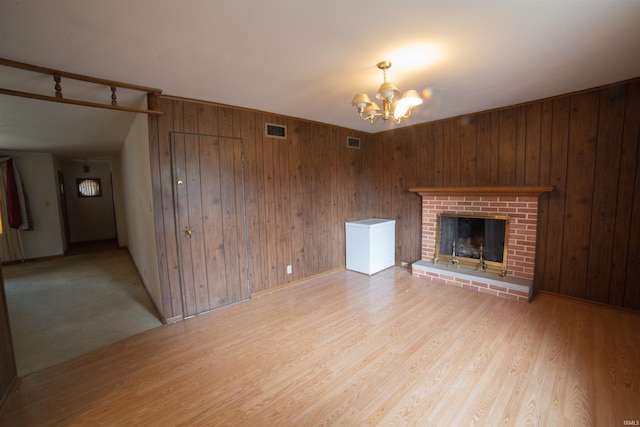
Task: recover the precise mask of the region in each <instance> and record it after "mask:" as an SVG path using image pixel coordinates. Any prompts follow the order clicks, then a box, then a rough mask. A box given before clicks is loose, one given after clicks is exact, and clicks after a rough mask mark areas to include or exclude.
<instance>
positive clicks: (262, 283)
mask: <svg viewBox="0 0 640 427" xmlns="http://www.w3.org/2000/svg"><path fill="white" fill-rule="evenodd" d="M252 116H253V117H254V125H255V133H254V138H253V139H254V145H255V153H254V154H253V157H251V156H247V157H246V158H247V159H251V158H253V161H254V163H255V179H250V180H248V185H249V186H250V188H252V191H253V192H254V193H255V200H256V203H255V205H254V206H253V207H252V208H251V209H250V210H248V211H247V213H248V215H250V216H251V217H252V218H254V219H253V221H254V222H256V223H257V227H256V228H257V230H256V231H257V232H258V235H250V236H249V238H250V243H249V253H250V254H252V255H251V257H252V260H256V259H257V260H258V264H250V268H251V271H252V275H251V291H252V292H262V291H265V290H267V289H269V280H270V273H271V268H270V264H269V240H268V237H269V235H268V226H269V225H268V222H267V219H268V217H267V213H266V209H267V201H266V187H267V179H266V177H267V174H268V171H267V170H266V165H265V161H264V156H265V153H264V148H265V144H264V139H265V138H264V123H265V119H264V115H263V114H253V113H252Z"/></svg>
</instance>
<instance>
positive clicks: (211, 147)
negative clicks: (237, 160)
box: [183, 135, 235, 311]
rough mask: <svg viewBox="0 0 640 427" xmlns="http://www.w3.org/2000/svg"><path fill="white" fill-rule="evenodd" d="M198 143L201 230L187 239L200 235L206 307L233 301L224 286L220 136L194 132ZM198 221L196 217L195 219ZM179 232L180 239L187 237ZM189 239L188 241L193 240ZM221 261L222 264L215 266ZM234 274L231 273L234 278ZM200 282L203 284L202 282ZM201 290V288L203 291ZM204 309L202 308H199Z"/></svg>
mask: <svg viewBox="0 0 640 427" xmlns="http://www.w3.org/2000/svg"><path fill="white" fill-rule="evenodd" d="M197 138H198V145H199V151H200V157H199V160H200V163H199V165H198V166H199V169H200V170H201V171H202V176H201V179H200V182H199V183H198V184H199V185H198V187H199V189H200V192H201V195H202V221H201V223H202V230H201V233H200V234H194V236H192V237H191V239H190V241H191V240H194V239H195V240H194V242H197V241H198V240H199V239H200V237H202V239H203V240H204V241H203V242H202V247H201V250H204V252H203V254H204V262H205V264H206V267H205V268H204V271H205V272H206V273H205V274H206V280H207V285H208V286H206V288H207V296H208V303H207V305H206V307H207V309H209V308H214V307H220V306H222V305H225V304H227V303H228V302H229V301H233V300H234V299H233V297H232V296H230V290H229V288H228V287H227V283H228V279H227V275H228V273H227V263H226V259H225V255H226V252H227V251H228V250H230V249H231V248H227V247H225V243H226V238H225V233H228V231H227V227H228V224H225V219H226V218H224V215H223V212H222V209H223V207H225V206H226V204H225V203H223V200H222V199H223V197H224V194H223V186H222V182H221V178H220V175H221V173H220V171H221V168H222V165H221V151H222V150H221V147H220V139H219V137H216V136H202V135H201V136H198V137H197ZM198 222H200V221H198ZM185 237H186V236H183V239H184V240H185V241H187V239H186V238H185ZM194 242H191V243H194ZM221 261H222V263H224V266H225V268H219V267H220V265H221ZM234 279H235V277H233V276H232V277H231V280H234ZM203 286H204V284H203ZM203 293H204V291H203ZM201 311H204V310H201Z"/></svg>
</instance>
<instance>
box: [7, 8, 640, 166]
mask: <svg viewBox="0 0 640 427" xmlns="http://www.w3.org/2000/svg"><path fill="white" fill-rule="evenodd" d="M0 11H1V13H0V57H3V58H7V59H11V60H15V61H20V62H26V63H30V64H34V65H39V66H43V67H48V68H54V69H58V70H63V71H68V72H73V73H78V74H85V75H89V76H93V77H100V78H105V79H110V80H115V81H121V82H126V83H132V84H138V85H143V86H150V87H156V88H160V89H162V90H163V93H164V94H168V95H176V96H181V97H187V98H194V99H200V100H206V101H212V102H217V103H222V104H229V105H234V106H239V107H246V108H251V109H257V110H263V111H268V112H273V113H277V114H283V115H288V116H293V117H299V118H304V119H309V120H313V121H318V122H323V123H328V124H332V125H337V126H343V127H347V128H350V129H357V130H362V131H365V132H379V131H382V130H386V129H389V128H391V127H393V126H396V125H392V124H391V123H382V122H380V123H378V124H376V125H375V126H371V125H370V124H369V123H368V122H363V121H362V120H360V119H359V118H358V117H357V115H356V112H355V109H354V108H353V107H352V106H351V104H350V102H351V98H352V97H353V95H354V94H355V93H357V92H366V93H368V94H369V96H370V97H373V96H374V94H375V92H376V90H377V87H378V86H379V85H380V83H381V82H382V72H381V71H380V70H378V69H377V68H376V66H375V64H376V63H377V62H379V61H382V60H391V61H392V62H393V66H392V67H391V69H390V70H389V71H388V80H389V81H391V82H393V83H395V84H396V85H397V86H398V87H399V88H400V90H401V91H404V90H406V89H418V90H419V91H421V92H422V93H424V94H425V95H427V96H428V99H427V100H426V102H425V104H423V105H422V106H421V107H418V110H417V111H416V112H415V113H414V115H413V116H412V117H411V118H410V119H408V120H406V121H405V122H403V123H402V125H413V124H416V123H422V122H429V121H433V120H437V119H443V118H447V117H454V116H459V115H464V114H467V113H472V112H477V111H482V110H486V109H492V108H497V107H502V106H508V105H513V104H517V103H521V102H526V101H532V100H537V99H541V98H545V97H549V96H553V95H559V94H564V93H568V92H572V91H576V90H582V89H588V88H592V87H596V86H599V85H604V84H608V83H613V82H617V81H621V80H625V79H629V78H634V77H639V76H640V53H639V52H640V25H639V24H638V22H640V1H637V0H628V1H622V0H611V1H602V0H599V1H580V0H549V1H526V0H522V1H515V0H503V1H471V0H462V1H425V0H422V1H379V0H370V1H367V2H365V1H353V0H352V1H348V0H340V1H338V0H335V1H334V0H328V1H322V0H287V1H279V0H273V1H266V0H225V1H214V0H208V1H207V0H110V1H98V0H89V1H80V0H49V1H42V0H24V1H23V0H0ZM48 78H49V79H50V77H48ZM36 80H38V79H37V78H35V77H31V76H30V77H29V78H22V79H20V78H16V77H15V74H14V73H13V71H11V70H9V69H7V68H6V67H0V88H5V89H16V87H15V86H20V85H27V86H28V85H29V84H32V83H33V84H35V83H34V81H36ZM37 83H38V84H41V83H42V82H40V81H38V82H37ZM47 84H50V87H51V89H50V90H51V92H52V93H50V94H51V95H52V94H53V82H52V81H49V83H47ZM8 85H11V86H8ZM12 86H13V87H12ZM65 88H68V86H65V82H64V81H63V93H65ZM21 89H22V88H21ZM136 106H137V105H136ZM133 118H134V114H132V113H120V112H113V111H109V110H103V109H95V108H88V107H76V106H68V105H63V104H57V103H51V102H47V101H37V100H31V99H25V98H17V97H13V96H7V95H0V149H5V150H6V149H11V150H36V151H46V152H53V153H56V154H58V155H60V156H63V157H74V156H75V157H99V156H101V155H104V154H105V153H108V152H112V151H114V150H115V151H117V150H118V149H119V147H120V145H121V144H122V142H123V140H124V138H125V136H126V134H127V132H128V129H129V126H130V125H131V122H132V121H133Z"/></svg>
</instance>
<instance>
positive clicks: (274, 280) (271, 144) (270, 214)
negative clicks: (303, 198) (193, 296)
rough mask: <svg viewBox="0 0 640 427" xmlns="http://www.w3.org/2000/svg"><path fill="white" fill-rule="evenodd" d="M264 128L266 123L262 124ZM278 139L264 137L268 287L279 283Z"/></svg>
mask: <svg viewBox="0 0 640 427" xmlns="http://www.w3.org/2000/svg"><path fill="white" fill-rule="evenodd" d="M264 119H265V122H267V121H269V120H270V117H269V116H265V117H264ZM262 128H264V123H263V124H262ZM275 144H276V140H275V139H274V138H267V137H263V139H262V154H263V157H262V160H263V165H264V176H263V180H264V216H265V227H266V233H265V235H266V248H265V249H266V255H267V257H266V258H267V266H268V267H267V268H268V276H267V277H268V280H267V285H266V286H265V288H266V289H268V288H270V287H275V286H277V285H278V271H277V270H276V267H277V263H278V247H277V246H276V242H277V240H278V233H277V225H278V223H277V220H278V219H277V216H276V199H277V197H278V195H277V192H276V184H275V181H276V176H275V171H274V156H275V155H276V154H275Z"/></svg>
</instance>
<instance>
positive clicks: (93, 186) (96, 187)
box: [76, 178, 102, 197]
mask: <svg viewBox="0 0 640 427" xmlns="http://www.w3.org/2000/svg"><path fill="white" fill-rule="evenodd" d="M76 184H77V187H78V197H102V186H101V185H100V178H78V179H76Z"/></svg>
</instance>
